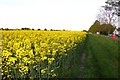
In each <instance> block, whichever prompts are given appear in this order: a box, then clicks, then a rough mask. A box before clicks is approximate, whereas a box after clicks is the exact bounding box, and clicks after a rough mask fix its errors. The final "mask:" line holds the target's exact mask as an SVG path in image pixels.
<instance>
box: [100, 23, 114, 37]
mask: <svg viewBox="0 0 120 80" xmlns="http://www.w3.org/2000/svg"><path fill="white" fill-rule="evenodd" d="M114 30H115V27H113V26H112V25H111V24H102V25H101V26H100V33H101V34H104V35H107V34H112V33H113V31H114Z"/></svg>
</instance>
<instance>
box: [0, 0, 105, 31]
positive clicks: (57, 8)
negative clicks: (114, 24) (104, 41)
mask: <svg viewBox="0 0 120 80" xmlns="http://www.w3.org/2000/svg"><path fill="white" fill-rule="evenodd" d="M105 1H106V0H0V27H3V28H21V27H30V28H35V29H37V28H40V29H44V28H47V29H67V30H83V29H89V27H90V26H91V25H92V24H93V22H94V21H95V19H96V15H97V13H98V12H99V8H100V6H102V5H104V4H105V3H104V2H105Z"/></svg>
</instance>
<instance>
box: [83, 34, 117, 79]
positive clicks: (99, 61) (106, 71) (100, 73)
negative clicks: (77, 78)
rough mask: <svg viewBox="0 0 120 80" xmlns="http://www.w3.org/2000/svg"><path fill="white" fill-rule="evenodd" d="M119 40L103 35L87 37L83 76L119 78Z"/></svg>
mask: <svg viewBox="0 0 120 80" xmlns="http://www.w3.org/2000/svg"><path fill="white" fill-rule="evenodd" d="M118 43H119V42H118V41H117V40H114V39H112V38H108V37H105V36H103V35H96V34H89V35H88V37H87V43H86V44H87V46H86V49H85V50H86V51H85V53H86V59H85V68H84V71H83V74H82V77H83V78H118V57H119V56H118V48H119V47H118Z"/></svg>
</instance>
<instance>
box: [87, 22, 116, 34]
mask: <svg viewBox="0 0 120 80" xmlns="http://www.w3.org/2000/svg"><path fill="white" fill-rule="evenodd" d="M114 30H115V27H114V26H113V25H111V24H101V25H100V22H99V21H98V20H96V21H95V23H94V24H93V25H92V26H91V27H90V28H89V32H92V33H96V32H100V33H101V34H103V35H107V34H112V33H113V31H114Z"/></svg>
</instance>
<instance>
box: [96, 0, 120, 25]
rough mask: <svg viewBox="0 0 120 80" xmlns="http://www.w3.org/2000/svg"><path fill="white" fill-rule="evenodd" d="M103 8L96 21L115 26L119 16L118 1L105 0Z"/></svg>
mask: <svg viewBox="0 0 120 80" xmlns="http://www.w3.org/2000/svg"><path fill="white" fill-rule="evenodd" d="M105 3H106V5H105V6H102V7H101V9H100V12H99V14H98V15H97V19H98V20H99V21H100V23H101V24H104V23H105V24H112V25H115V24H116V23H117V22H118V16H119V0H107V1H106V2H105Z"/></svg>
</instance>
